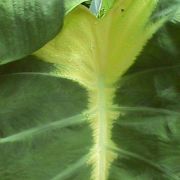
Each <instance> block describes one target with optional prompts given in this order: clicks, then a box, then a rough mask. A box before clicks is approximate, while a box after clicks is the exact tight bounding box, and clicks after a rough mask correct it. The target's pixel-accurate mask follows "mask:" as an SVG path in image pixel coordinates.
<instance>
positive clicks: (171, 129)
mask: <svg viewBox="0 0 180 180" xmlns="http://www.w3.org/2000/svg"><path fill="white" fill-rule="evenodd" d="M119 2H121V1H119ZM122 2H125V1H122ZM126 2H127V4H126V3H125V4H121V3H120V4H116V5H115V6H114V8H113V9H112V10H111V11H110V12H109V14H108V15H107V16H105V17H104V18H102V19H98V20H97V19H96V18H95V17H94V16H93V15H92V14H91V13H90V12H89V10H87V9H85V8H84V7H81V6H80V7H78V8H76V9H75V10H73V11H72V12H70V13H69V15H68V16H67V17H66V20H65V25H64V28H63V30H62V32H61V33H60V34H59V35H58V36H57V37H56V38H55V39H54V40H52V41H51V42H50V43H48V44H47V45H46V46H45V47H43V48H42V49H41V50H40V51H38V52H36V53H35V54H36V56H38V57H39V58H41V59H43V60H46V61H47V62H51V63H45V62H42V61H38V60H37V59H36V58H35V57H34V56H32V57H29V59H25V60H24V61H19V62H14V63H11V64H9V65H4V66H2V67H1V68H0V72H1V81H0V86H1V89H0V98H1V99H2V101H0V136H1V139H0V154H1V155H2V156H1V157H0V158H1V159H0V163H1V164H0V170H1V171H0V173H2V174H1V175H0V177H3V178H4V179H3V180H6V179H12V178H13V179H15V180H16V179H17V180H19V179H20V180H21V179H22V180H23V179H27V180H36V179H37V180H41V179H42V180H46V179H47V180H49V179H51V180H66V179H69V180H71V179H73V180H85V179H87V180H121V179H123V180H124V179H125V180H126V179H127V180H137V179H138V180H151V179H153V180H154V179H155V180H156V179H157V180H171V179H172V180H179V179H180V173H179V172H180V167H179V164H180V121H179V117H180V111H179V108H180V93H179V92H180V87H179V77H180V74H179V72H180V71H179V69H180V64H179V58H180V49H179V43H180V39H179V31H180V28H179V25H177V24H172V23H169V24H167V25H166V26H164V27H163V28H162V30H161V31H159V33H158V34H157V35H156V36H154V38H153V39H152V40H151V41H149V43H148V44H147V45H146V47H144V49H143V47H142V46H145V44H146V43H147V40H148V39H149V38H150V37H151V36H150V37H149V36H146V35H147V34H148V33H149V32H151V33H150V34H151V35H152V34H153V33H154V32H155V31H156V30H157V29H158V28H159V26H160V25H162V24H163V21H164V20H163V21H161V20H160V21H158V22H152V21H151V18H150V15H151V14H152V11H153V9H154V6H155V4H154V3H155V1H154V3H152V1H146V2H148V3H147V4H146V3H144V4H142V1H140V0H136V1H130V0H129V1H126ZM137 5H138V6H137ZM150 5H151V6H152V7H151V8H150ZM136 7H139V9H137V8H136ZM122 8H123V9H125V11H123V12H122V11H119V10H121V9H122ZM150 9H151V10H150ZM150 11H151V12H150ZM133 12H134V13H133ZM132 14H133V16H132ZM131 20H132V21H131ZM127 22H128V25H126V23H127ZM139 23H140V24H139ZM122 27H124V28H125V30H124V31H123V30H121V29H122ZM146 28H147V30H146ZM119 31H120V32H119ZM146 33H147V34H146ZM148 35H149V34H148ZM110 37H111V38H112V39H111V38H110ZM143 38H144V41H141V40H142V39H143ZM113 42H114V44H113ZM142 49H143V50H142ZM140 52H141V54H140ZM129 53H130V54H129ZM137 56H138V58H137ZM116 58H117V59H116ZM135 59H136V61H135ZM130 67H131V68H130ZM80 85H81V86H80Z"/></svg>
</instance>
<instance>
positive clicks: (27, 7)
mask: <svg viewBox="0 0 180 180" xmlns="http://www.w3.org/2000/svg"><path fill="white" fill-rule="evenodd" d="M63 11H64V10H63V1H62V0H51V1H42V0H27V1H22V0H16V1H14V0H2V1H1V2H0V64H4V63H7V62H9V61H13V60H16V59H19V58H22V57H23V56H26V55H29V54H31V53H32V52H34V51H35V50H37V49H39V48H40V47H42V46H43V45H44V44H45V43H47V42H48V41H49V40H51V39H52V38H53V37H54V36H55V35H56V34H57V33H58V32H59V30H60V27H61V26H62V19H63Z"/></svg>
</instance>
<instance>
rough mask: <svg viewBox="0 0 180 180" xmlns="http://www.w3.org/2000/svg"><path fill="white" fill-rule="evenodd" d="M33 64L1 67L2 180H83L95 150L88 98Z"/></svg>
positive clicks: (39, 64)
mask: <svg viewBox="0 0 180 180" xmlns="http://www.w3.org/2000/svg"><path fill="white" fill-rule="evenodd" d="M31 59H32V57H30V58H28V59H26V60H24V61H18V62H15V63H11V64H10V65H6V66H5V65H4V66H2V67H1V73H2V74H1V75H0V86H1V88H0V99H1V101H0V138H1V139H0V154H1V156H0V179H1V180H24V179H27V180H49V179H53V180H58V179H64V178H65V177H68V178H69V179H76V180H84V179H86V177H87V176H88V173H89V171H90V170H89V168H87V165H86V158H87V157H86V156H87V153H88V150H89V147H90V146H91V133H90V128H89V126H88V123H87V121H86V116H85V114H84V113H83V111H84V110H85V108H86V105H87V97H86V93H85V91H84V90H83V89H82V88H81V87H80V86H79V85H78V84H76V83H74V82H71V81H70V80H65V79H61V78H57V77H56V76H54V75H53V74H51V73H50V71H51V70H52V69H53V67H51V66H49V65H48V64H46V63H44V62H41V61H37V60H31ZM45 72H46V73H45ZM77 170H78V171H79V170H80V171H81V174H79V173H78V171H77ZM73 172H74V174H73Z"/></svg>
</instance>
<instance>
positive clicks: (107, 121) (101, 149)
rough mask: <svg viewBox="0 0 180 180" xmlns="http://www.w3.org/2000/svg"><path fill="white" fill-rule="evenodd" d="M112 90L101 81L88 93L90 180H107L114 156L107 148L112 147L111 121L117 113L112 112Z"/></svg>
mask: <svg viewBox="0 0 180 180" xmlns="http://www.w3.org/2000/svg"><path fill="white" fill-rule="evenodd" d="M113 95H114V88H110V87H108V86H107V85H106V84H105V83H104V82H103V80H102V79H100V80H99V81H98V85H97V87H95V88H94V90H92V91H89V101H90V104H89V109H91V110H92V111H91V112H93V114H91V115H90V121H91V127H92V130H93V138H94V139H93V140H94V145H93V147H92V149H91V153H90V155H91V158H90V163H91V165H92V166H93V171H92V176H91V179H92V180H107V178H108V174H109V168H110V165H111V163H112V161H113V160H114V159H115V158H116V154H114V153H113V152H111V151H109V149H108V146H114V143H113V142H112V140H111V130H112V124H113V120H114V119H115V118H116V117H117V113H116V112H114V111H112V109H113V108H112V107H113Z"/></svg>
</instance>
